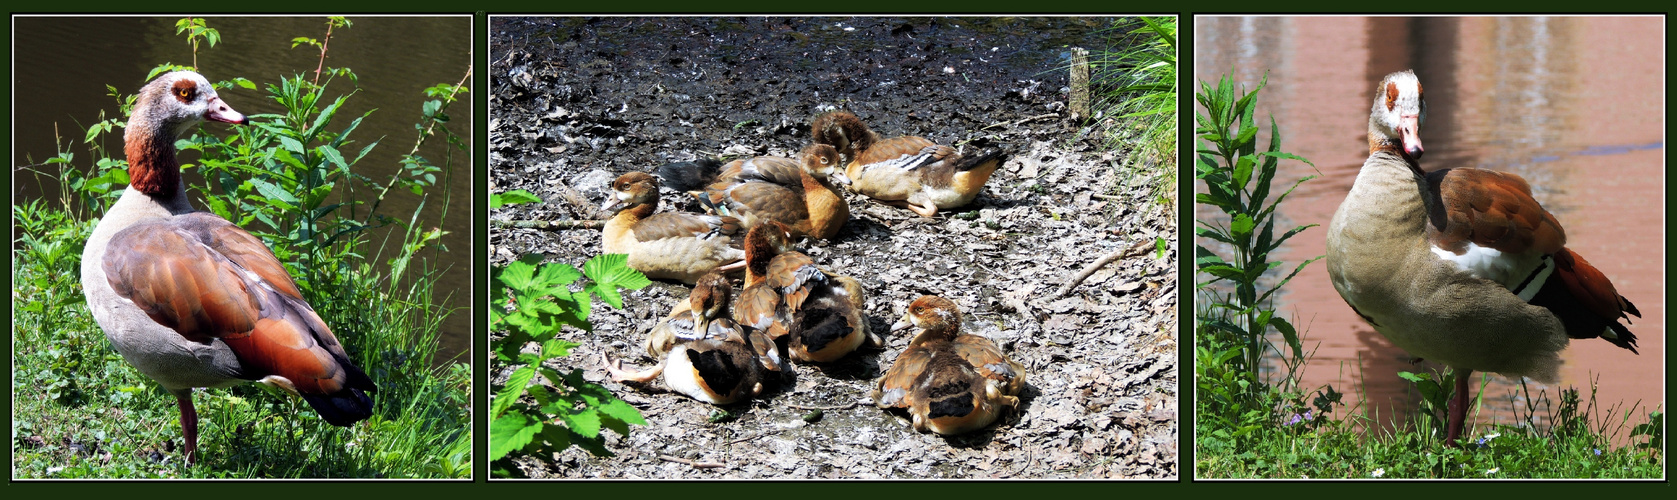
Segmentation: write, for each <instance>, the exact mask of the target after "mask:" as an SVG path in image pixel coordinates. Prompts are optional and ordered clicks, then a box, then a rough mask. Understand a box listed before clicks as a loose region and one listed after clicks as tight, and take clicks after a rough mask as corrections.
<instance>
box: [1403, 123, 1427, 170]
mask: <svg viewBox="0 0 1677 500" xmlns="http://www.w3.org/2000/svg"><path fill="white" fill-rule="evenodd" d="M1398 135H1400V136H1401V137H1402V139H1403V152H1404V153H1405V154H1408V155H1409V157H1410V158H1414V159H1417V160H1419V159H1421V154H1422V153H1425V152H1427V150H1426V148H1423V147H1421V118H1420V117H1419V116H1416V115H1405V116H1404V117H1403V118H1401V119H1400V120H1399V121H1398Z"/></svg>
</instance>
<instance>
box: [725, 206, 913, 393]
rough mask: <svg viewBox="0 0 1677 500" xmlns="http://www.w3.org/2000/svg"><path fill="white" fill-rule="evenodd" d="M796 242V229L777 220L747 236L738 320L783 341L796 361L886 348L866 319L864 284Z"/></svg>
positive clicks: (823, 359) (822, 360)
mask: <svg viewBox="0 0 1677 500" xmlns="http://www.w3.org/2000/svg"><path fill="white" fill-rule="evenodd" d="M791 238H792V231H791V229H790V228H788V227H787V226H786V225H785V224H781V223H779V222H775V221H769V222H765V223H764V224H763V225H760V226H757V227H755V228H752V229H751V231H750V232H748V233H746V237H745V250H746V271H745V273H746V275H745V291H744V292H742V293H741V294H740V299H739V302H738V303H737V304H736V305H735V311H736V316H735V319H737V320H739V322H740V324H741V325H745V326H747V327H750V328H752V329H753V330H758V331H762V332H764V333H765V334H766V335H768V336H769V338H771V339H775V340H777V341H778V340H784V341H785V342H786V345H787V351H788V356H789V357H790V358H792V359H793V360H797V361H803V362H815V363H826V362H831V361H836V360H838V359H839V358H842V357H844V356H845V355H847V354H850V353H851V352H852V351H855V350H856V349H857V348H859V347H861V346H863V345H872V346H880V345H883V344H884V342H882V341H881V340H880V339H879V337H878V336H877V335H874V334H873V333H872V331H871V330H870V329H869V328H868V323H867V319H866V318H864V317H862V309H863V307H864V306H865V298H864V297H863V295H862V294H863V291H862V284H861V282H858V281H856V279H854V278H851V277H848V276H842V275H838V274H835V273H832V272H829V271H826V270H823V269H821V268H820V267H818V266H816V265H815V263H814V261H813V260H811V259H810V258H809V256H808V255H805V254H803V253H801V252H797V251H794V250H791V248H790V247H791V243H790V241H791Z"/></svg>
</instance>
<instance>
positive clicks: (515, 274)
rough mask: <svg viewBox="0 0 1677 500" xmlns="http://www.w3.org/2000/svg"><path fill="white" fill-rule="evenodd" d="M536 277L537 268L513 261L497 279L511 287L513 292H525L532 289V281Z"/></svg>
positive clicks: (502, 270)
mask: <svg viewBox="0 0 1677 500" xmlns="http://www.w3.org/2000/svg"><path fill="white" fill-rule="evenodd" d="M535 275H536V266H535V265H532V264H528V263H525V262H524V261H522V260H517V261H513V262H512V263H510V264H507V265H506V267H502V268H501V271H500V273H498V276H496V279H498V280H500V281H501V283H503V284H505V285H507V286H508V287H511V288H512V289H513V290H519V291H523V290H525V289H528V288H529V287H530V282H531V280H532V279H533V278H534V277H535Z"/></svg>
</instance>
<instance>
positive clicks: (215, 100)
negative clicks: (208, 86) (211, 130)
mask: <svg viewBox="0 0 1677 500" xmlns="http://www.w3.org/2000/svg"><path fill="white" fill-rule="evenodd" d="M204 119H205V120H209V121H213V122H223V123H237V124H239V125H250V119H249V118H245V115H243V114H240V113H239V112H238V111H233V107H232V106H228V105H227V103H225V102H221V98H220V97H211V98H210V110H209V111H206V112H204Z"/></svg>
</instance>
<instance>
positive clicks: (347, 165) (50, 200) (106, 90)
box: [11, 15, 480, 480]
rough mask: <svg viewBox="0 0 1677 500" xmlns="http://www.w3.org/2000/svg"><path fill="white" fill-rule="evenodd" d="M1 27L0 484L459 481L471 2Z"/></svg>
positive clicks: (470, 252) (467, 474)
mask: <svg viewBox="0 0 1677 500" xmlns="http://www.w3.org/2000/svg"><path fill="white" fill-rule="evenodd" d="M11 21H12V40H11V43H12V95H11V97H12V108H11V109H12V115H11V120H12V136H11V140H12V158H11V161H12V174H11V175H12V193H11V196H12V234H11V237H12V259H13V264H12V280H13V285H12V310H13V313H12V331H13V334H12V352H11V359H12V380H13V384H12V391H13V393H12V401H13V407H12V435H13V439H14V441H13V447H12V478H13V479H24V480H27V479H60V478H67V479H87V478H120V479H133V478H425V479H469V478H471V476H472V460H473V459H474V457H473V450H472V424H471V415H472V412H473V409H472V407H471V398H470V395H471V383H472V375H471V374H472V366H471V360H472V349H473V346H472V334H473V327H472V322H471V317H470V313H469V309H468V305H469V304H471V303H472V301H473V300H474V297H473V296H472V290H473V287H472V285H471V283H472V282H473V280H474V279H475V278H474V277H473V276H472V267H471V265H470V264H469V263H470V262H473V261H474V259H477V258H480V257H479V256H478V255H477V254H476V250H475V249H474V248H472V244H471V243H472V242H471V234H472V227H471V226H472V206H473V200H472V198H473V179H472V175H471V172H472V171H473V166H472V160H471V158H472V144H473V134H472V127H473V124H472V123H471V122H472V120H471V117H472V105H471V100H472V97H471V91H472V90H475V89H468V88H467V84H468V83H469V82H470V81H471V75H472V71H473V67H472V53H471V46H472V44H471V41H472V39H473V36H474V33H473V28H472V18H471V16H468V15H460V16H404V17H393V16H389V17H327V16H289V15H288V16H283V17H278V16H271V17H203V18H197V17H182V16H160V17H62V16H14V17H12V19H11ZM414 33H425V34H426V35H427V36H422V37H416V36H412V35H413V34H414Z"/></svg>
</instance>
